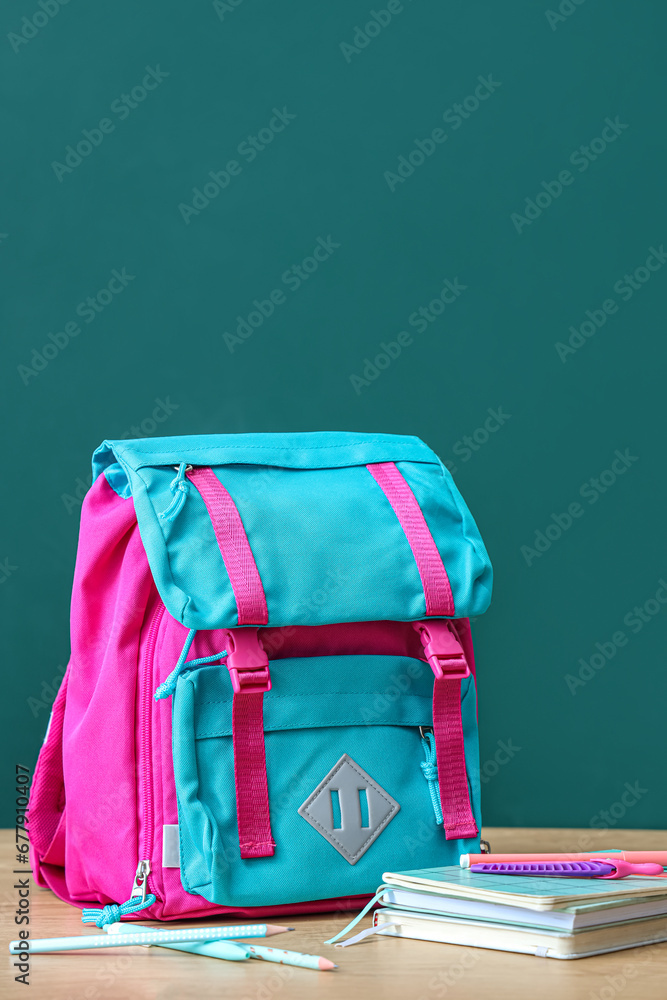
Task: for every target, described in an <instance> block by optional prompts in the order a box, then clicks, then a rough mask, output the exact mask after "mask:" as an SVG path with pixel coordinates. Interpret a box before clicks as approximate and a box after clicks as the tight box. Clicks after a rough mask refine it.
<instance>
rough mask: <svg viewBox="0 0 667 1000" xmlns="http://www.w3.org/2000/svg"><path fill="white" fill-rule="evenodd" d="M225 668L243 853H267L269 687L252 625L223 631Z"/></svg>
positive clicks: (262, 653) (269, 846) (269, 847)
mask: <svg viewBox="0 0 667 1000" xmlns="http://www.w3.org/2000/svg"><path fill="white" fill-rule="evenodd" d="M225 645H226V647H227V649H228V653H227V669H228V670H229V678H230V680H231V682H232V689H233V691H234V697H233V699H232V734H233V739H234V781H235V784H236V821H237V825H238V830H239V847H240V849H241V857H242V858H268V857H270V856H271V855H272V854H273V850H274V847H275V842H274V840H273V835H272V833H271V817H270V812H269V791H268V785H267V777H266V751H265V749H264V705H263V700H264V694H265V692H267V691H270V690H271V675H270V673H269V659H268V656H267V655H266V652H265V650H264V648H263V647H262V644H261V642H260V640H259V637H258V635H257V629H256V628H230V629H227V630H226V632H225Z"/></svg>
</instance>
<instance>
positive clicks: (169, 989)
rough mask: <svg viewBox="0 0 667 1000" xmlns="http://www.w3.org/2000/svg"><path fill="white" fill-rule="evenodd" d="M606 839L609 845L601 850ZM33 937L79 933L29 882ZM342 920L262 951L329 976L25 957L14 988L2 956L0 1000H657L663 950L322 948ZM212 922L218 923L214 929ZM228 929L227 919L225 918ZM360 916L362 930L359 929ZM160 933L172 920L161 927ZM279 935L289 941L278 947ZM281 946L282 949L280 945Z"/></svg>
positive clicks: (514, 836) (568, 836)
mask: <svg viewBox="0 0 667 1000" xmlns="http://www.w3.org/2000/svg"><path fill="white" fill-rule="evenodd" d="M483 836H484V837H486V839H487V840H489V841H490V843H491V847H492V849H494V850H496V851H498V852H501V851H506V852H507V851H526V852H527V851H588V850H596V849H603V848H604V847H609V846H617V847H624V848H625V849H626V850H641V849H665V846H666V842H667V835H665V834H664V833H661V832H660V831H655V830H614V831H613V832H611V833H610V832H609V831H603V830H520V829H516V830H512V829H486V830H485V831H484V832H483ZM13 841H14V833H13V831H9V830H3V831H0V857H1V858H2V870H3V886H2V893H1V896H2V920H3V935H2V942H3V943H2V947H3V948H4V949H6V948H7V943H8V942H9V940H11V939H13V938H16V937H17V936H18V935H17V933H16V931H17V927H16V925H15V924H14V913H15V910H16V906H17V891H16V890H15V889H12V886H13V884H14V879H15V878H18V877H20V876H14V875H13V874H12V873H11V872H12V869H13V868H14V851H13V850H12V846H13ZM611 841H613V844H612V843H611ZM30 903H31V910H30V931H31V934H32V936H33V937H57V936H61V935H68V934H81V933H91V932H92V930H93V929H92V928H86V929H84V925H83V924H82V923H81V914H80V911H79V910H78V909H75V908H74V907H72V906H68V905H67V904H66V903H62V902H61V901H60V900H59V899H57V898H56V896H54V895H53V893H51V892H50V891H49V890H48V889H40V888H38V887H37V886H34V884H33V885H32V886H31V896H30ZM351 916H352V914H342V915H341V914H333V915H332V914H323V915H321V916H316V917H299V916H296V917H292V918H290V924H293V925H294V926H295V927H296V930H295V931H294V932H292V933H291V934H289V935H285V936H281V937H279V938H274V939H273V941H272V942H271V943H275V944H276V945H278V946H280V945H282V946H283V947H289V948H291V949H293V950H295V951H304V952H309V953H311V954H313V953H314V954H320V955H325V956H327V957H330V958H332V959H333V960H334V961H336V962H338V964H339V968H338V970H337V971H336V972H311V971H310V970H307V969H295V968H289V967H286V966H281V965H269V964H268V963H263V962H256V961H251V962H243V963H240V962H222V961H220V960H217V959H209V958H202V957H197V956H194V955H186V954H181V953H179V952H175V951H167V950H166V949H157V948H153V949H150V950H147V949H144V948H122V949H121V948H119V949H114V950H113V951H108V952H105V953H100V952H97V953H92V952H80V953H78V954H60V955H34V956H33V957H32V958H31V961H30V976H29V978H30V986H31V989H30V991H29V992H28V993H25V991H24V987H23V985H21V984H20V983H15V982H14V981H13V977H14V975H15V974H16V970H15V969H14V968H13V967H12V962H13V961H14V959H13V958H12V957H9V955H8V953H6V957H5V960H4V962H5V969H6V970H7V972H6V984H7V985H6V986H4V987H3V989H2V991H1V992H0V995H1V996H2V997H3V998H5V997H24V996H27V997H30V998H31V1000H37V998H42V997H45V998H48V1000H125V998H134V997H137V998H142V1000H189V998H193V1000H204V998H207V997H216V998H222V997H232V998H234V1000H301V998H306V997H307V998H311V997H313V996H314V995H315V996H317V997H324V998H331V1000H338V998H344V1000H362V998H363V1000H375V998H382V1000H394V998H396V1000H442V998H446V1000H480V998H487V997H488V998H492V1000H665V998H666V997H667V943H665V944H659V945H652V946H650V947H645V948H634V949H629V950H627V951H620V952H615V953H614V954H611V955H598V956H596V957H593V958H584V959H578V960H576V961H556V960H553V959H542V958H532V957H530V956H528V955H516V954H512V953H507V952H500V951H489V950H485V949H482V948H461V947H458V946H454V945H446V944H435V943H432V942H426V941H409V940H400V939H390V938H386V939H382V938H374V937H371V938H370V939H369V940H368V941H367V942H365V943H363V944H361V945H358V946H354V947H352V948H349V949H340V948H333V947H328V946H327V945H323V944H322V942H323V941H324V940H325V939H326V938H329V937H331V936H332V935H333V934H335V933H337V932H338V931H339V930H341V929H342V928H343V926H344V925H345V923H346V922H347V920H348V919H349V918H351ZM217 922H219V923H223V922H225V921H217ZM229 922H231V921H229ZM369 925H370V918H367V919H366V920H365V921H364V922H363V925H362V926H369ZM169 926H170V927H175V926H177V924H174V923H171V924H169ZM288 938H289V940H288ZM283 942H284V944H283Z"/></svg>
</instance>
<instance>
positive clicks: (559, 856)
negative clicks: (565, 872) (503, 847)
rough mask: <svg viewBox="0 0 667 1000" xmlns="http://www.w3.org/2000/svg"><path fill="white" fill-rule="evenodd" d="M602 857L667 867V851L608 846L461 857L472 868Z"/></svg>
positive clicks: (463, 866)
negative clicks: (538, 852)
mask: <svg viewBox="0 0 667 1000" xmlns="http://www.w3.org/2000/svg"><path fill="white" fill-rule="evenodd" d="M602 858H613V859H618V860H619V861H630V862H634V863H636V864H644V863H653V864H658V865H662V866H663V867H664V868H665V867H667V851H613V850H611V849H610V848H607V850H606V851H586V852H584V853H582V852H579V853H576V852H569V851H568V852H566V853H559V852H558V851H552V852H551V853H550V854H546V853H544V854H519V853H517V854H462V855H461V859H460V864H461V868H470V866H471V865H476V864H488V863H489V862H491V863H494V862H501V863H502V862H505V861H589V860H593V861H599V860H601V859H602Z"/></svg>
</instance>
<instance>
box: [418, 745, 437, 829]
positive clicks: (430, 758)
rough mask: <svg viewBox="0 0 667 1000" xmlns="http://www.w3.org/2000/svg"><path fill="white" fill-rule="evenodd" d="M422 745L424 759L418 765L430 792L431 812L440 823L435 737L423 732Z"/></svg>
mask: <svg viewBox="0 0 667 1000" xmlns="http://www.w3.org/2000/svg"><path fill="white" fill-rule="evenodd" d="M422 747H423V749H424V756H425V758H426V760H423V761H421V763H420V765H419V766H420V767H421V769H422V773H423V775H424V777H425V778H426V780H427V781H428V790H429V792H430V793H431V802H432V803H433V812H434V813H435V821H436V823H442V806H441V804H440V782H439V781H438V765H437V763H436V754H435V737H434V736H433V733H425V734H424V735H423V736H422Z"/></svg>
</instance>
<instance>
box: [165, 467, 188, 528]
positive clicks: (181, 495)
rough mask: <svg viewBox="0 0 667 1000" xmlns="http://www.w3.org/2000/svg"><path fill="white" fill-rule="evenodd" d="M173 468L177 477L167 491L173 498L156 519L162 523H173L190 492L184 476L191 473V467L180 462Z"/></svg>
mask: <svg viewBox="0 0 667 1000" xmlns="http://www.w3.org/2000/svg"><path fill="white" fill-rule="evenodd" d="M174 468H175V469H176V472H177V476H176V478H175V479H172V481H171V483H170V484H169V489H170V491H171V492H172V493H173V494H174V498H173V500H172V501H171V503H170V504H169V506H168V507H167V508H165V510H163V511H161V512H160V513H159V514H158V517H160V518H162V520H163V521H173V520H174V518H175V517H177V516H178V514H179V513H180V510H181V507H182V506H183V504H184V503H185V498H186V496H187V495H188V493H189V491H190V483H189V482H188V480H187V479H186V478H185V476H186V474H187V473H188V472H192V468H193V467H192V466H191V465H186V464H185V462H181V464H180V465H175V466H174Z"/></svg>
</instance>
